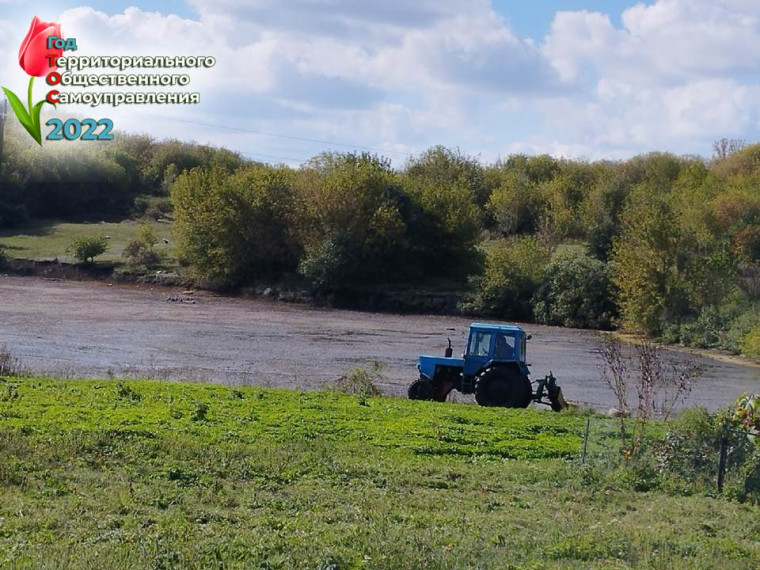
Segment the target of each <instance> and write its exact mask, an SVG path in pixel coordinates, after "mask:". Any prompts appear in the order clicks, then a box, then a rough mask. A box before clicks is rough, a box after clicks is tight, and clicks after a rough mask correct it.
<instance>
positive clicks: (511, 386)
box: [475, 368, 533, 408]
mask: <svg viewBox="0 0 760 570" xmlns="http://www.w3.org/2000/svg"><path fill="white" fill-rule="evenodd" d="M532 395H533V391H532V389H531V387H530V381H529V380H528V379H527V378H526V377H525V376H523V375H522V374H519V373H517V372H516V371H513V370H508V369H507V370H505V369H503V368H486V369H485V370H484V371H483V372H481V373H480V374H478V376H477V378H475V401H476V402H477V403H478V404H480V405H481V406H490V407H501V408H527V407H528V406H529V405H530V402H531V399H532Z"/></svg>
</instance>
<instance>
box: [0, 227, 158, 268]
mask: <svg viewBox="0 0 760 570" xmlns="http://www.w3.org/2000/svg"><path fill="white" fill-rule="evenodd" d="M143 224H144V222H138V221H132V220H125V221H123V222H119V223H83V224H74V223H67V222H56V221H51V220H38V221H35V222H34V223H33V224H31V225H29V226H26V227H23V228H11V229H5V230H0V246H2V247H3V248H5V250H6V254H7V256H8V258H10V259H15V258H18V259H28V260H32V261H37V260H45V259H56V258H57V259H58V260H60V261H64V262H70V263H73V262H74V258H73V257H72V256H71V255H70V254H69V253H68V252H67V251H66V250H67V248H68V247H69V245H71V242H72V241H74V239H75V238H81V237H91V236H99V235H103V236H109V238H110V239H109V240H108V250H107V251H106V252H105V253H104V254H103V255H100V256H98V257H97V261H99V262H104V261H105V262H121V261H123V260H122V253H124V248H125V247H126V245H127V243H128V242H129V241H130V240H133V239H136V238H137V237H138V234H139V232H140V228H141V227H142V225H143ZM150 226H151V228H153V231H154V232H155V233H156V237H157V238H158V243H157V244H156V246H155V249H156V251H158V252H160V253H161V254H162V255H164V256H165V258H166V259H167V260H170V259H171V258H172V256H173V246H172V243H173V241H172V235H171V234H172V224H171V223H163V222H161V223H159V222H150ZM164 239H166V240H168V241H169V244H166V243H164V241H163V240H164Z"/></svg>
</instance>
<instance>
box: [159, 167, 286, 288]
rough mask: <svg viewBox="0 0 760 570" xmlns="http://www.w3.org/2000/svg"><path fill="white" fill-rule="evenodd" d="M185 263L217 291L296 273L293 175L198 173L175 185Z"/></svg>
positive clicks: (259, 170) (279, 171)
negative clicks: (268, 277)
mask: <svg viewBox="0 0 760 570" xmlns="http://www.w3.org/2000/svg"><path fill="white" fill-rule="evenodd" d="M172 202H173V204H174V209H175V220H176V222H175V226H174V231H175V234H176V236H177V250H178V253H179V256H180V259H181V260H182V261H183V262H184V263H187V264H189V265H191V266H192V267H193V269H194V270H195V272H196V273H197V275H198V277H200V278H201V279H202V280H203V281H206V282H207V283H208V284H209V285H211V286H212V287H217V288H230V287H236V286H239V285H241V284H244V283H246V282H250V281H252V280H254V279H257V278H260V277H267V276H270V275H278V274H280V273H282V272H284V271H287V270H292V269H295V266H296V263H297V254H298V247H297V243H296V241H295V239H294V237H293V235H292V232H291V227H292V226H291V223H290V222H291V213H292V207H293V203H294V199H293V187H292V175H291V173H290V172H289V171H287V170H286V169H284V168H270V167H264V166H260V167H252V168H250V169H248V170H241V171H239V172H236V173H234V174H230V173H229V172H227V171H225V170H223V169H221V168H213V169H211V170H205V169H201V168H197V169H194V170H192V171H190V172H189V173H186V174H183V175H181V176H180V177H179V178H178V179H177V181H176V182H175V183H174V185H173V186H172Z"/></svg>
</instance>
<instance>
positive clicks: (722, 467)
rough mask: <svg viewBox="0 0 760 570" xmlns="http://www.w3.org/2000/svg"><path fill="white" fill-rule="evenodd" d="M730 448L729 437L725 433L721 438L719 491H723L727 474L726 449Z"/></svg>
mask: <svg viewBox="0 0 760 570" xmlns="http://www.w3.org/2000/svg"><path fill="white" fill-rule="evenodd" d="M727 450H728V439H727V438H726V436H725V435H724V436H723V437H722V438H720V461H719V462H718V493H722V492H723V479H724V478H725V476H726V451H727Z"/></svg>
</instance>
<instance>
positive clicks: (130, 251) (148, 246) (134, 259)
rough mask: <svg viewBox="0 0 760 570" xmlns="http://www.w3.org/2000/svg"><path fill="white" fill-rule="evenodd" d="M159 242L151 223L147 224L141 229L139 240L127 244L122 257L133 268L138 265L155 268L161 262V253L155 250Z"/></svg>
mask: <svg viewBox="0 0 760 570" xmlns="http://www.w3.org/2000/svg"><path fill="white" fill-rule="evenodd" d="M157 241H158V237H157V236H156V232H154V231H153V228H152V227H151V226H150V224H149V223H145V224H143V226H142V227H141V228H140V234H139V236H138V237H137V239H133V240H130V241H129V242H128V243H127V245H126V247H125V248H124V252H123V253H122V257H124V258H125V259H126V260H127V263H128V264H129V265H131V266H133V267H134V266H138V265H145V266H146V267H151V266H154V265H156V264H157V263H158V262H159V261H160V260H161V256H160V255H159V253H158V252H157V251H156V250H155V249H153V246H154V244H155V243H156V242H157Z"/></svg>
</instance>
